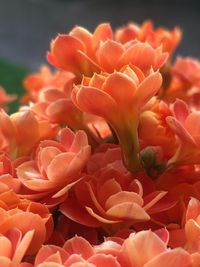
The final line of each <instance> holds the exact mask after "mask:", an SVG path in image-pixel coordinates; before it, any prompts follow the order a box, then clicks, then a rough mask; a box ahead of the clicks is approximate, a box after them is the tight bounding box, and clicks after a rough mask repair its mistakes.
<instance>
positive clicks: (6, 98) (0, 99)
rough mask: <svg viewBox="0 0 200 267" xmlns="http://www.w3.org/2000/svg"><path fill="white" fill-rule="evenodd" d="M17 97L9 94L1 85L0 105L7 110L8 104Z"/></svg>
mask: <svg viewBox="0 0 200 267" xmlns="http://www.w3.org/2000/svg"><path fill="white" fill-rule="evenodd" d="M16 98H17V96H16V95H8V94H7V93H6V92H5V90H4V89H3V87H1V86H0V107H1V108H3V109H5V110H7V104H9V103H10V102H13V101H14V100H15V99H16Z"/></svg>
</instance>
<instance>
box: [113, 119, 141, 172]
mask: <svg viewBox="0 0 200 267" xmlns="http://www.w3.org/2000/svg"><path fill="white" fill-rule="evenodd" d="M115 131H116V134H117V137H118V139H119V143H120V145H121V147H122V151H123V161H124V164H125V166H126V167H127V169H128V170H129V171H130V172H137V171H139V170H140V168H141V160H140V146H139V139H138V120H137V119H135V120H134V119H132V120H129V121H126V122H125V123H123V125H122V128H120V129H119V130H118V129H115Z"/></svg>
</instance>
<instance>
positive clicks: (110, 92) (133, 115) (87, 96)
mask: <svg viewBox="0 0 200 267" xmlns="http://www.w3.org/2000/svg"><path fill="white" fill-rule="evenodd" d="M161 84H162V76H161V74H160V73H159V72H153V71H152V72H151V73H150V74H149V75H148V76H147V77H145V76H144V74H143V73H142V71H141V70H140V69H138V68H137V67H135V66H132V67H129V66H126V67H125V68H124V69H123V70H122V71H121V72H114V73H112V74H110V75H98V74H94V76H93V77H92V78H91V79H90V80H89V84H88V85H84V84H82V85H80V86H76V87H75V88H74V90H73V91H72V100H73V102H74V104H75V105H76V106H77V107H78V108H79V109H80V110H82V111H84V112H88V113H92V114H94V115H97V116H101V117H103V118H104V119H105V120H106V121H107V122H108V123H109V124H110V125H111V126H112V128H113V129H114V131H115V133H116V135H117V137H118V140H119V142H120V144H121V146H122V150H123V154H124V162H125V165H126V166H127V168H128V169H129V170H131V171H132V170H135V169H138V168H139V165H140V162H139V143H138V136H137V128H138V122H139V115H140V112H141V109H142V107H143V106H144V105H145V104H146V103H147V102H148V101H149V100H150V99H151V98H152V97H153V96H154V95H155V94H156V93H157V92H158V90H159V89H160V86H161Z"/></svg>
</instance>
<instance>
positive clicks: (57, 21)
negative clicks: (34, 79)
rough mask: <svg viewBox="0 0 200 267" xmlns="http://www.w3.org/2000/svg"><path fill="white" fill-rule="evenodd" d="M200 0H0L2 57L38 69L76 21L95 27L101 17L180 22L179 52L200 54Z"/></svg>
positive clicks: (120, 20)
mask: <svg viewBox="0 0 200 267" xmlns="http://www.w3.org/2000/svg"><path fill="white" fill-rule="evenodd" d="M199 2H200V1H192V0H188V1H184V0H182V1H181V0H179V1H176V0H175V1H170V0H168V1H166V0H160V1H159V0H157V1H156V0H137V1H134V0H132V1H127V0H121V1H117V0H101V1H96V0H73V1H69V0H62V1H61V0H0V58H6V59H9V60H11V61H12V62H14V63H19V64H22V65H25V66H28V67H30V68H31V69H36V68H37V67H38V65H39V64H41V63H44V62H45V53H46V51H47V50H48V49H49V42H50V40H51V39H52V38H54V37H55V36H56V34H57V33H64V32H68V31H69V30H70V29H71V28H72V27H73V26H74V25H81V26H84V27H87V28H88V29H89V30H93V29H94V28H95V27H96V25H97V24H98V23H100V22H102V21H104V22H110V23H111V25H112V27H113V28H116V27H117V26H120V25H122V24H126V23H127V22H129V21H135V22H138V23H141V22H143V21H144V20H145V19H149V18H151V19H152V20H153V21H154V22H155V25H156V26H159V25H162V26H166V27H169V28H172V27H173V26H175V25H179V26H180V27H181V28H182V29H183V32H184V35H183V37H184V38H183V41H182V44H181V45H180V47H179V49H178V54H182V55H189V56H193V57H199V58H200V31H199V28H200V4H199Z"/></svg>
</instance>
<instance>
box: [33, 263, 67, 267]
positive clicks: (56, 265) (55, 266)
mask: <svg viewBox="0 0 200 267" xmlns="http://www.w3.org/2000/svg"><path fill="white" fill-rule="evenodd" d="M37 267H65V266H64V265H63V264H59V263H56V262H44V263H41V264H39V265H38V266H37Z"/></svg>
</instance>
